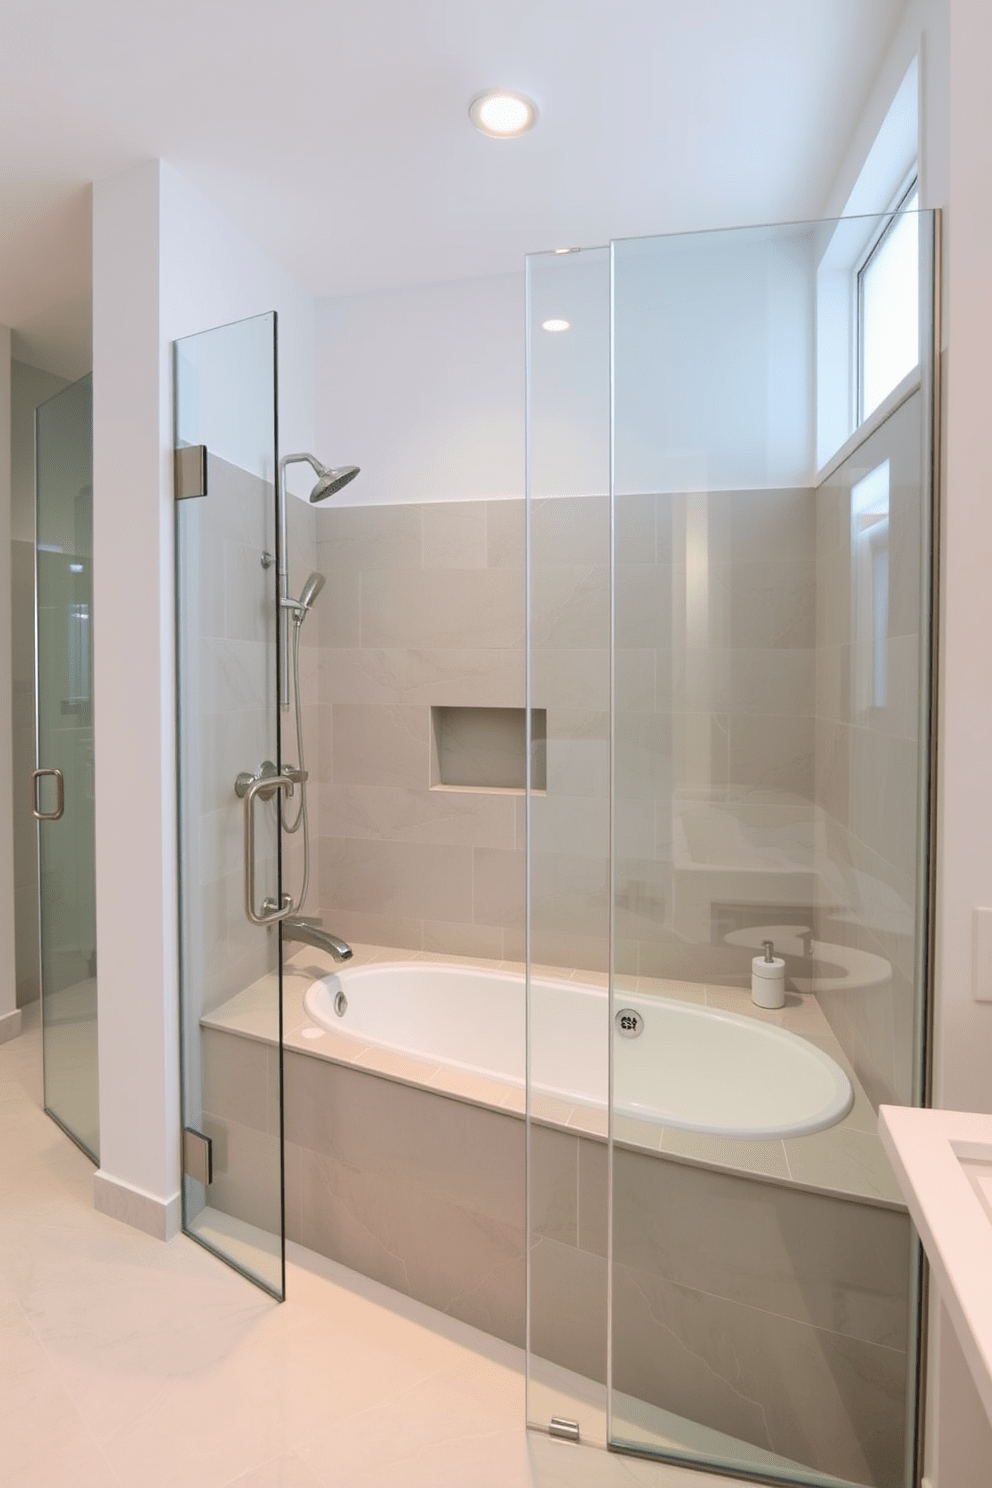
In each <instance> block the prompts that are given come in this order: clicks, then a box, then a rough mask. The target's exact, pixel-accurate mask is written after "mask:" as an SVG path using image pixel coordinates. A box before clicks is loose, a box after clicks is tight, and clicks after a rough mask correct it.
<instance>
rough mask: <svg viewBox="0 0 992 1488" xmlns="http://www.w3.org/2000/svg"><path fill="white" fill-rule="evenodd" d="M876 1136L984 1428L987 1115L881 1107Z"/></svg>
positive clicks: (988, 1362)
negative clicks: (970, 1380) (948, 1324)
mask: <svg viewBox="0 0 992 1488" xmlns="http://www.w3.org/2000/svg"><path fill="white" fill-rule="evenodd" d="M878 1130H879V1135H880V1137H881V1139H882V1145H883V1146H884V1148H885V1150H886V1152H887V1153H888V1156H889V1161H890V1162H891V1163H892V1168H893V1171H894V1173H895V1175H896V1179H897V1181H898V1183H899V1186H900V1188H901V1189H902V1192H903V1195H904V1197H905V1199H906V1203H907V1205H908V1208H909V1212H910V1214H911V1215H912V1217H913V1221H914V1223H915V1225H916V1228H917V1229H918V1230H919V1233H920V1239H921V1240H922V1242H923V1248H924V1250H925V1251H926V1253H927V1258H928V1259H929V1261H930V1267H931V1271H932V1274H933V1277H934V1280H935V1282H936V1285H937V1288H938V1290H939V1292H940V1296H941V1300H942V1301H943V1303H944V1306H945V1307H946V1308H947V1312H948V1315H949V1316H950V1319H951V1321H952V1323H953V1325H954V1331H955V1332H956V1334H957V1336H958V1342H959V1343H960V1345H961V1349H962V1352H963V1353H964V1356H965V1359H966V1360H967V1362H968V1368H969V1369H970V1371H971V1375H972V1378H973V1379H974V1381H975V1386H976V1388H977V1390H978V1393H979V1395H980V1397H981V1400H982V1404H983V1405H984V1406H985V1412H986V1415H987V1416H988V1418H989V1420H990V1422H992V1116H985V1115H981V1114H978V1113H976V1112H971V1111H927V1110H919V1109H916V1108H914V1107H909V1106H882V1107H881V1108H880V1109H879V1123H878Z"/></svg>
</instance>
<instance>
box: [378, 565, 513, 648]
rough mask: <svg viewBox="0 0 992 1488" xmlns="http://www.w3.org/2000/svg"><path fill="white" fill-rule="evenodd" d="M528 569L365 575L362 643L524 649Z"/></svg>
mask: <svg viewBox="0 0 992 1488" xmlns="http://www.w3.org/2000/svg"><path fill="white" fill-rule="evenodd" d="M523 638H524V591H523V574H522V573H518V572H515V571H514V570H513V569H509V568H488V569H478V570H470V569H434V570H429V569H427V570H424V571H423V572H415V571H412V570H396V571H393V572H389V573H384V572H375V571H370V572H366V573H364V574H363V575H362V641H361V643H362V645H363V646H386V647H389V646H417V647H439V646H451V647H455V648H465V647H497V648H506V649H510V648H519V647H520V646H522V644H523Z"/></svg>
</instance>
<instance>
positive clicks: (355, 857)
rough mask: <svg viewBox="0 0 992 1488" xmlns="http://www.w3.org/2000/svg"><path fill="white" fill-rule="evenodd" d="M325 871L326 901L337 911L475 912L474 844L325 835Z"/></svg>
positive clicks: (431, 915)
mask: <svg viewBox="0 0 992 1488" xmlns="http://www.w3.org/2000/svg"><path fill="white" fill-rule="evenodd" d="M320 874H321V890H322V893H323V895H324V901H325V903H326V904H330V905H334V906H335V909H336V911H341V910H350V909H353V910H358V911H360V912H362V913H364V914H370V913H372V914H378V915H386V916H392V917H395V918H400V919H426V920H443V919H453V920H459V919H461V920H471V918H472V849H471V848H469V847H451V846H448V845H446V844H441V843H415V842H382V841H369V840H365V841H363V840H360V839H357V838H327V837H325V838H324V839H323V840H322V841H321V859H320ZM339 918H340V916H339Z"/></svg>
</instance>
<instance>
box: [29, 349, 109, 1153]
mask: <svg viewBox="0 0 992 1488" xmlns="http://www.w3.org/2000/svg"><path fill="white" fill-rule="evenodd" d="M35 442H36V471H37V476H36V480H37V489H36V501H37V505H36V521H37V540H36V547H35V552H36V565H37V567H36V581H35V582H36V588H35V594H36V605H37V608H36V617H37V620H36V623H37V683H38V760H37V763H38V768H39V771H40V772H41V774H40V776H39V777H37V778H36V781H35V797H34V803H35V808H36V815H37V816H38V854H39V893H40V922H41V1010H42V1042H43V1048H44V1065H45V1109H46V1110H47V1111H48V1113H49V1115H50V1116H54V1118H55V1120H56V1121H57V1122H58V1123H59V1125H60V1126H61V1127H62V1128H63V1129H64V1130H65V1131H66V1132H67V1133H68V1134H69V1136H70V1137H72V1138H73V1140H74V1141H75V1142H77V1143H78V1144H79V1146H80V1147H82V1148H83V1150H84V1152H86V1153H88V1155H89V1156H90V1157H92V1158H93V1160H94V1162H98V1161H99V1151H100V1115H99V1083H98V1071H97V982H96V975H97V973H96V905H95V900H94V887H93V885H94V852H95V848H94V818H93V634H92V624H93V379H92V377H83V378H81V379H80V381H79V382H75V383H73V384H72V386H71V387H67V388H65V389H64V390H63V391H62V392H61V393H57V394H56V396H55V397H54V398H50V399H49V400H48V402H47V403H43V404H42V405H41V406H40V407H39V408H38V411H37V414H36V421H35ZM60 806H61V807H63V808H64V809H62V811H61V815H57V813H58V812H59V810H60Z"/></svg>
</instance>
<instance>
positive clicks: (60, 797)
mask: <svg viewBox="0 0 992 1488" xmlns="http://www.w3.org/2000/svg"><path fill="white" fill-rule="evenodd" d="M43 775H54V777H55V789H56V792H57V794H56V797H55V810H54V811H42V809H41V805H40V803H39V800H38V781H39V780H40V779H41V777H42V776H43ZM31 815H32V816H33V817H34V819H35V821H60V820H61V818H62V817H63V816H64V815H65V777H64V776H63V774H62V771H61V770H32V771H31Z"/></svg>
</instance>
